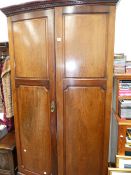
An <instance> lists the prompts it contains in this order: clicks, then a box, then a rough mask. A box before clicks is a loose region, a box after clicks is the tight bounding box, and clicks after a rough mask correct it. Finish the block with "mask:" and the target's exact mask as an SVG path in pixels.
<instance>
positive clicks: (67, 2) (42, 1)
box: [1, 0, 119, 16]
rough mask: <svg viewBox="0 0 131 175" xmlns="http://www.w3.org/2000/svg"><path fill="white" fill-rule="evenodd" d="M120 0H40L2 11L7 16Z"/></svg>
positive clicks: (111, 2) (114, 3)
mask: <svg viewBox="0 0 131 175" xmlns="http://www.w3.org/2000/svg"><path fill="white" fill-rule="evenodd" d="M118 1H119V0H39V1H37V0H36V1H32V2H27V3H24V4H20V5H13V6H9V7H5V8H2V9H1V10H2V12H3V13H4V14H5V15H6V16H12V15H16V14H20V13H24V12H30V11H34V10H41V9H47V8H53V7H59V6H71V5H82V4H92V5H94V4H99V5H116V3H117V2H118Z"/></svg>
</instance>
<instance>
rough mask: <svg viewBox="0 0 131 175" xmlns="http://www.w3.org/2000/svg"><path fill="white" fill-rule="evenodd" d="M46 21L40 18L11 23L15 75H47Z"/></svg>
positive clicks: (41, 76)
mask: <svg viewBox="0 0 131 175" xmlns="http://www.w3.org/2000/svg"><path fill="white" fill-rule="evenodd" d="M47 22H48V19H47V18H40V19H30V20H28V19H27V20H24V21H16V22H14V23H13V31H14V49H15V64H16V77H26V78H27V77H36V78H47V77H48V52H47V51H48V43H47V42H48V40H47V39H48V33H47ZM20 43H22V44H20ZM19 65H20V66H19ZM27 70H28V71H27Z"/></svg>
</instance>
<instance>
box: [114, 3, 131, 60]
mask: <svg viewBox="0 0 131 175" xmlns="http://www.w3.org/2000/svg"><path fill="white" fill-rule="evenodd" d="M115 53H125V55H127V59H128V60H131V0H121V1H120V2H119V4H118V6H117V10H116V30H115Z"/></svg>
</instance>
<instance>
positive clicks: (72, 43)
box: [55, 5, 115, 175]
mask: <svg viewBox="0 0 131 175" xmlns="http://www.w3.org/2000/svg"><path fill="white" fill-rule="evenodd" d="M114 12H115V7H112V6H110V7H109V6H100V5H99V6H95V5H94V6H89V5H88V6H77V7H63V8H61V7H60V8H59V7H58V8H56V11H55V15H56V16H55V20H56V21H55V24H56V26H55V29H56V85H57V87H56V91H57V95H56V96H57V127H58V128H57V132H58V169H59V170H58V172H59V175H106V174H107V163H108V144H109V125H110V110H111V91H112V65H113V43H114Z"/></svg>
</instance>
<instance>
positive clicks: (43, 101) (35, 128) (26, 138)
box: [17, 86, 51, 174]
mask: <svg viewBox="0 0 131 175" xmlns="http://www.w3.org/2000/svg"><path fill="white" fill-rule="evenodd" d="M17 99H18V114H19V116H18V117H19V127H20V140H21V158H22V165H21V166H24V169H26V170H29V171H31V172H34V173H38V174H43V173H44V172H46V173H47V174H50V173H51V133H50V128H51V126H50V114H49V94H48V91H47V90H46V89H45V88H44V87H29V86H20V87H19V88H18V90H17Z"/></svg>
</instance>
